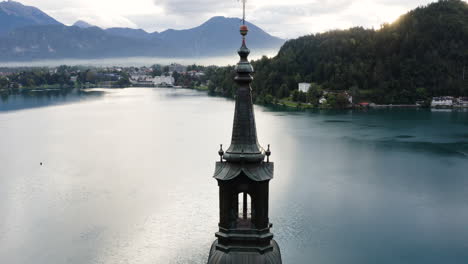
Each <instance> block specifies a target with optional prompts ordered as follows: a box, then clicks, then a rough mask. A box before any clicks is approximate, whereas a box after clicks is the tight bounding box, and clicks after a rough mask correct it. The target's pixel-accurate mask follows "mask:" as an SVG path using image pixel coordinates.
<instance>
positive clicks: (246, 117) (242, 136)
mask: <svg viewBox="0 0 468 264" xmlns="http://www.w3.org/2000/svg"><path fill="white" fill-rule="evenodd" d="M240 32H241V35H242V46H241V47H240V49H239V51H238V53H239V56H240V61H239V62H238V63H237V65H236V68H235V70H236V72H237V75H236V77H235V78H234V80H235V82H236V83H237V84H238V88H237V93H236V108H235V110H234V124H233V127H232V139H231V146H230V147H229V148H228V150H227V151H226V154H225V155H224V158H225V159H226V160H227V161H231V162H239V161H245V162H259V161H262V160H263V159H264V157H265V155H264V153H263V149H262V147H261V146H260V145H259V144H258V139H257V128H256V125H255V115H254V110H253V104H252V92H251V90H252V89H251V88H250V83H251V82H252V80H253V78H252V75H251V74H252V73H253V72H254V69H253V67H252V65H251V64H250V62H249V61H248V56H249V54H250V50H249V49H248V48H247V45H246V41H245V36H246V35H247V33H248V28H247V26H246V25H242V26H241V28H240Z"/></svg>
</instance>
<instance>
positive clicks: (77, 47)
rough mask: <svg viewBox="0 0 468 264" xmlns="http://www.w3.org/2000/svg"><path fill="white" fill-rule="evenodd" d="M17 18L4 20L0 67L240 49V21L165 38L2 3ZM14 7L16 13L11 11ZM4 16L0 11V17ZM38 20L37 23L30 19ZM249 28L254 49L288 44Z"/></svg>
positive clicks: (219, 20) (215, 21) (216, 21)
mask: <svg viewBox="0 0 468 264" xmlns="http://www.w3.org/2000/svg"><path fill="white" fill-rule="evenodd" d="M0 6H2V7H5V6H6V7H9V8H8V9H7V8H6V7H5V8H4V9H6V10H16V11H15V12H12V11H9V12H10V13H14V14H15V15H14V16H12V15H3V16H2V15H1V14H2V13H0V22H3V21H2V19H3V20H5V23H2V25H3V24H5V25H9V27H3V26H2V29H3V35H2V34H1V31H0V61H28V60H39V59H63V58H80V59H85V58H112V57H129V56H160V57H193V56H220V55H226V54H231V53H233V51H235V50H236V49H237V48H238V47H239V45H240V36H239V26H240V24H241V22H240V19H237V18H225V17H213V18H211V19H209V20H208V21H206V22H205V23H203V24H202V25H200V26H197V27H194V28H191V29H184V30H174V29H169V30H166V31H163V32H161V33H158V32H153V33H148V32H146V31H144V30H142V29H131V28H108V29H101V28H99V27H96V26H93V25H91V24H89V23H87V22H85V21H77V22H76V23H75V24H74V25H73V26H70V27H69V26H65V25H63V24H61V23H59V22H57V21H56V20H55V19H53V18H51V17H49V16H47V14H45V13H43V12H42V11H40V10H39V9H37V8H34V7H28V6H23V5H22V4H20V3H17V2H2V3H0ZM10 6H14V8H12V7H10ZM2 10H3V8H2V9H0V12H1V11H2ZM31 17H33V18H31ZM247 24H248V25H249V28H250V32H249V36H248V38H249V47H251V48H254V49H257V50H271V49H279V47H280V46H281V45H282V44H283V43H284V40H282V39H280V38H277V37H273V36H271V35H269V34H268V33H266V32H265V31H263V30H262V29H260V28H259V27H257V26H255V25H253V24H251V23H247Z"/></svg>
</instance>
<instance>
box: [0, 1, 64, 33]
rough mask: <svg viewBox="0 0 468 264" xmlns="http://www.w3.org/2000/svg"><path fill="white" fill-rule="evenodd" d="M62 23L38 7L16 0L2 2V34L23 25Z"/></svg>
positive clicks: (0, 8)
mask: <svg viewBox="0 0 468 264" xmlns="http://www.w3.org/2000/svg"><path fill="white" fill-rule="evenodd" d="M32 25H61V23H60V22H58V21H57V20H55V19H54V18H52V17H50V16H48V15H47V14H46V13H44V12H42V11H41V10H39V9H38V8H35V7H32V6H24V5H22V4H21V3H18V2H14V1H6V2H0V35H4V34H6V33H8V32H10V31H11V30H13V29H15V28H19V27H23V26H32Z"/></svg>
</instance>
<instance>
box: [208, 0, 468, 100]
mask: <svg viewBox="0 0 468 264" xmlns="http://www.w3.org/2000/svg"><path fill="white" fill-rule="evenodd" d="M252 64H253V66H254V68H255V70H256V73H255V80H254V82H253V84H252V87H253V91H254V96H255V97H256V101H257V102H263V101H265V100H266V101H269V100H272V99H274V98H277V99H280V98H284V97H288V96H290V94H291V92H292V91H293V90H297V83H298V82H311V83H315V84H316V85H314V87H316V88H317V89H328V90H349V91H351V93H352V94H353V95H354V97H355V98H357V99H359V100H371V101H373V102H376V103H388V104H390V103H393V104H396V103H414V102H415V101H416V100H418V99H425V98H428V97H430V96H439V95H454V96H461V95H463V96H467V95H468V4H467V3H466V2H463V1H461V0H441V1H438V2H436V3H432V4H429V5H428V6H424V7H419V8H417V9H415V10H413V11H411V12H409V13H407V14H405V15H403V16H401V17H400V18H399V19H398V20H397V21H395V22H394V23H392V24H384V25H382V26H381V28H380V29H378V30H374V29H364V28H362V27H357V28H351V29H348V30H334V31H330V32H326V33H320V34H313V35H308V36H304V37H300V38H298V39H294V40H290V41H288V42H286V43H285V44H284V45H283V47H282V48H281V50H280V51H279V53H278V55H277V56H276V57H274V58H272V59H268V58H262V59H260V60H258V61H254V62H252ZM208 72H209V73H210V76H209V78H210V80H211V81H212V82H211V84H210V90H211V91H212V92H217V93H221V94H223V95H226V96H232V95H233V94H234V89H235V88H234V83H233V82H232V77H233V68H232V67H225V68H218V69H214V70H213V69H212V70H210V71H208ZM463 74H464V75H463ZM463 78H464V79H463Z"/></svg>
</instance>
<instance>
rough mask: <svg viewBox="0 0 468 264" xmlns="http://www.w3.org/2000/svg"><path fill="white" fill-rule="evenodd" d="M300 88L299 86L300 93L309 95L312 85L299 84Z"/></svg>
mask: <svg viewBox="0 0 468 264" xmlns="http://www.w3.org/2000/svg"><path fill="white" fill-rule="evenodd" d="M298 86H299V91H301V92H303V93H307V91H309V88H310V83H299V84H298Z"/></svg>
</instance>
